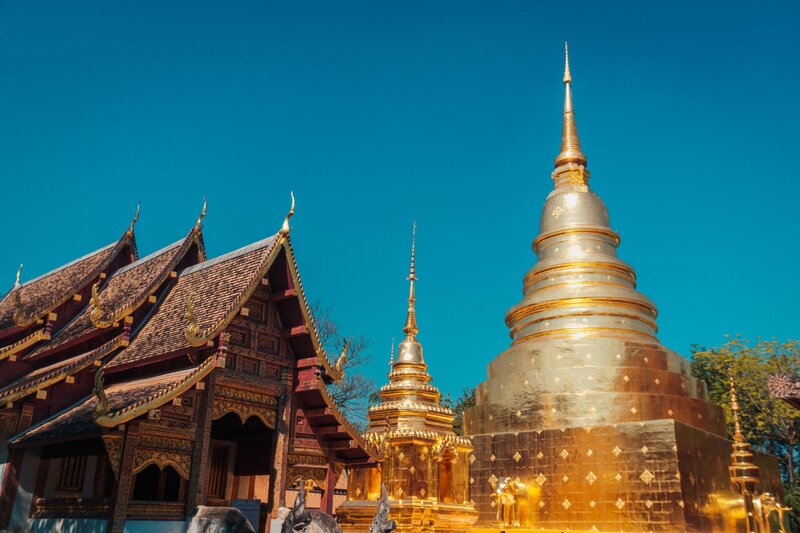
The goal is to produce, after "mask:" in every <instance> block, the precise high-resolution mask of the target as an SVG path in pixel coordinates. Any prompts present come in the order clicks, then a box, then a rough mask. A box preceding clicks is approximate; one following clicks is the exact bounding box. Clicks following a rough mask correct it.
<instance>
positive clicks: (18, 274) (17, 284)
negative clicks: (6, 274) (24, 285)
mask: <svg viewBox="0 0 800 533" xmlns="http://www.w3.org/2000/svg"><path fill="white" fill-rule="evenodd" d="M21 275H22V263H20V264H19V268H18V269H17V278H16V279H15V280H14V287H19V277H20V276H21Z"/></svg>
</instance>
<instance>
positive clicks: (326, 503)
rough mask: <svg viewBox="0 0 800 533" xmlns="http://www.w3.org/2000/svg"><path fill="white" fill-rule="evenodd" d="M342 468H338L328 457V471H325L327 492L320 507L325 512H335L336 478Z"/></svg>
mask: <svg viewBox="0 0 800 533" xmlns="http://www.w3.org/2000/svg"><path fill="white" fill-rule="evenodd" d="M339 472H341V469H338V468H336V464H335V463H334V462H333V459H331V458H328V471H327V472H325V488H324V490H325V493H324V494H323V495H322V501H321V502H320V508H321V509H322V511H323V512H325V513H328V514H333V495H334V492H335V491H336V481H337V480H336V478H337V477H338V476H337V474H338V473H339Z"/></svg>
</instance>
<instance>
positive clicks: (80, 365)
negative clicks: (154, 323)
mask: <svg viewBox="0 0 800 533" xmlns="http://www.w3.org/2000/svg"><path fill="white" fill-rule="evenodd" d="M127 343H128V341H127V339H126V338H125V337H124V336H123V335H119V336H117V337H114V338H113V339H111V340H110V341H108V342H107V343H105V344H103V345H102V346H99V347H97V348H95V349H94V350H92V351H91V352H87V353H86V354H84V357H82V358H81V359H80V360H78V361H75V362H73V363H72V364H69V365H64V366H63V367H60V368H56V369H53V370H52V371H51V372H50V373H47V374H44V375H43V376H40V377H39V378H37V379H34V380H32V381H30V382H27V383H23V384H22V385H20V386H19V387H15V388H10V389H8V390H7V391H5V392H0V402H14V401H17V400H19V399H20V398H23V397H25V396H27V395H28V394H32V393H34V392H37V391H39V390H42V389H45V388H47V387H50V386H52V385H54V384H56V383H58V382H59V381H61V380H63V379H66V378H67V377H69V376H72V375H74V374H75V373H77V372H80V371H81V370H83V369H84V368H87V367H89V366H91V365H93V364H95V363H96V362H97V361H100V360H102V359H103V358H104V357H106V356H107V355H108V354H110V353H111V352H113V351H114V350H116V349H117V348H121V347H123V346H127Z"/></svg>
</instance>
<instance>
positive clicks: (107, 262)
mask: <svg viewBox="0 0 800 533" xmlns="http://www.w3.org/2000/svg"><path fill="white" fill-rule="evenodd" d="M126 248H129V249H130V254H131V258H130V260H131V262H133V261H136V260H137V259H138V258H139V252H138V250H137V248H136V238H135V236H134V233H133V226H132V225H131V227H130V228H129V229H128V230H126V231H125V233H123V234H122V237H120V239H119V240H118V241H117V242H116V243H115V244H113V248H112V250H111V252H110V253H109V254H108V256H107V257H106V258H105V259H104V260H103V261H101V262H100V263H99V264H97V265H96V266H95V267H94V268H92V269H91V270H89V271H88V272H86V273H85V274H84V275H83V276H82V277H81V278H79V279H78V281H76V282H75V283H72V284H71V285H70V286H69V287H63V289H62V290H60V291H59V293H58V294H57V295H56V296H53V297H51V299H50V300H49V301H47V302H45V303H42V304H39V305H38V308H37V309H29V308H26V306H25V301H20V306H19V308H18V312H15V313H14V317H13V318H14V323H15V324H16V325H17V326H21V327H28V326H31V325H33V324H36V323H37V322H38V321H40V320H43V319H44V318H45V317H46V316H47V315H48V314H50V313H52V312H54V311H55V310H56V309H58V308H59V307H61V306H62V305H64V304H65V303H67V302H69V301H70V300H72V299H73V298H74V297H75V296H76V295H78V294H80V293H82V292H84V291H85V290H86V289H87V288H88V287H90V286H91V285H92V283H93V282H94V281H95V280H97V279H100V277H101V274H107V272H106V271H107V270H108V268H109V267H110V266H111V265H112V263H114V261H115V260H116V259H117V257H118V256H119V255H120V254H121V253H122V251H123V250H125V249H126ZM106 249H108V247H104V248H101V249H100V250H97V251H95V252H93V254H95V253H99V252H101V251H104V250H106ZM91 255H92V254H89V256H91ZM62 268H63V267H62ZM25 286H26V285H23V286H22V287H18V288H15V289H12V291H10V292H9V294H8V295H6V298H8V297H13V294H12V293H14V292H17V291H20V290H22V289H23V288H24V287H25Z"/></svg>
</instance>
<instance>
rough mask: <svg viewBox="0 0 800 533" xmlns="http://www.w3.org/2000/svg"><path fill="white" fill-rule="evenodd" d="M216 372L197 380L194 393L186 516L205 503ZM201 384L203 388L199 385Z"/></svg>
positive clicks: (192, 513)
mask: <svg viewBox="0 0 800 533" xmlns="http://www.w3.org/2000/svg"><path fill="white" fill-rule="evenodd" d="M216 376H217V375H216V373H214V372H212V373H211V376H209V378H208V380H207V381H208V382H207V383H204V382H202V381H201V382H199V383H198V384H197V385H198V387H197V388H198V390H197V391H196V394H197V395H198V396H199V397H200V398H199V402H198V405H199V408H198V412H197V430H196V432H195V435H194V448H193V449H192V468H191V472H190V474H189V487H188V492H187V497H186V516H187V517H188V516H192V515H194V512H195V510H196V509H197V506H198V505H205V503H206V492H207V491H208V473H209V468H210V465H211V463H210V459H211V458H210V455H211V454H210V452H209V447H210V445H211V424H212V422H213V421H212V415H213V411H214V390H215V388H216V383H217V379H216ZM201 386H203V387H204V388H205V390H202V389H201V388H200V387H201Z"/></svg>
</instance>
